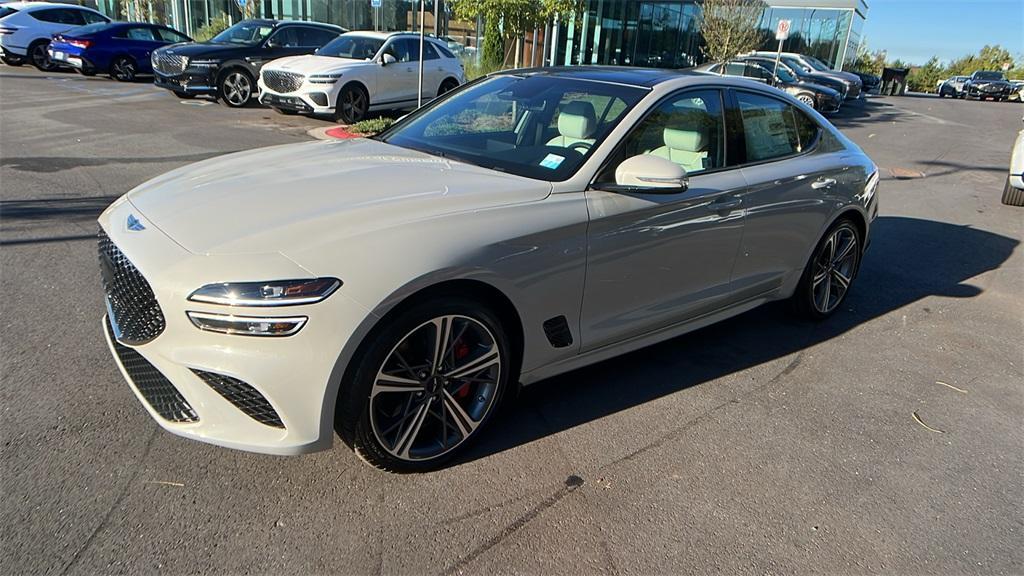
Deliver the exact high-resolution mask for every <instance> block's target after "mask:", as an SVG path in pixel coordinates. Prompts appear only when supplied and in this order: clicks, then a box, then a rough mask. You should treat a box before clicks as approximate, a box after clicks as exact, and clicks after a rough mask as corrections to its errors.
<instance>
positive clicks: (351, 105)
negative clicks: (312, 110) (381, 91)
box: [334, 82, 370, 124]
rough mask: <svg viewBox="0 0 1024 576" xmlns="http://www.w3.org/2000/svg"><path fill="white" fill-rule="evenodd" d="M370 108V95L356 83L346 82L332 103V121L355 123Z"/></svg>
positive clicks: (364, 116) (364, 117) (363, 116)
mask: <svg viewBox="0 0 1024 576" xmlns="http://www.w3.org/2000/svg"><path fill="white" fill-rule="evenodd" d="M369 110H370V95H369V94H367V93H366V90H365V89H363V87H362V86H360V85H359V84H356V83H354V82H353V83H349V84H346V85H345V86H343V87H342V88H341V92H339V93H338V99H337V101H336V102H335V104H334V121H335V122H337V123H338V124H355V123H356V122H359V121H361V120H365V119H366V114H367V112H369Z"/></svg>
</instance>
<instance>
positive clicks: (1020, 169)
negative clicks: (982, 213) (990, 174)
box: [1002, 129, 1024, 206]
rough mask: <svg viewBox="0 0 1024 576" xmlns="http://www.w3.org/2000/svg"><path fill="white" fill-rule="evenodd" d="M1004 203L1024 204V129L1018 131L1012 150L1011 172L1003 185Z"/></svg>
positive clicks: (1012, 204)
mask: <svg viewBox="0 0 1024 576" xmlns="http://www.w3.org/2000/svg"><path fill="white" fill-rule="evenodd" d="M1002 201H1003V204H1006V205H1008V206H1024V129H1021V130H1020V132H1017V140H1016V141H1015V142H1014V143H1013V150H1012V151H1011V152H1010V173H1009V174H1008V175H1007V176H1006V184H1005V185H1004V186H1003V198H1002Z"/></svg>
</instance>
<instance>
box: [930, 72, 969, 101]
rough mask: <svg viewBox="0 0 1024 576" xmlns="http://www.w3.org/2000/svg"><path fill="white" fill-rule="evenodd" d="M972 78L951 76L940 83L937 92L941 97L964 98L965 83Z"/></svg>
mask: <svg viewBox="0 0 1024 576" xmlns="http://www.w3.org/2000/svg"><path fill="white" fill-rule="evenodd" d="M969 79H970V76H950V77H949V78H947V79H946V80H943V81H942V82H940V83H939V87H938V88H937V89H936V92H937V93H938V95H939V98H945V97H947V96H948V97H950V98H963V97H964V84H965V83H966V82H967V81H968V80H969Z"/></svg>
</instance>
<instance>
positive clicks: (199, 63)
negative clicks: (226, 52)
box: [188, 60, 220, 68]
mask: <svg viewBox="0 0 1024 576" xmlns="http://www.w3.org/2000/svg"><path fill="white" fill-rule="evenodd" d="M217 66H220V61H219V60H189V61H188V67H189V68H216V67H217Z"/></svg>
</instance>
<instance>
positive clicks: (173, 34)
mask: <svg viewBox="0 0 1024 576" xmlns="http://www.w3.org/2000/svg"><path fill="white" fill-rule="evenodd" d="M156 32H157V34H159V35H160V39H161V40H163V41H164V42H189V41H190V40H189V37H188V36H185V35H184V34H182V33H181V32H178V31H177V30H171V29H170V28H157V30H156Z"/></svg>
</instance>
